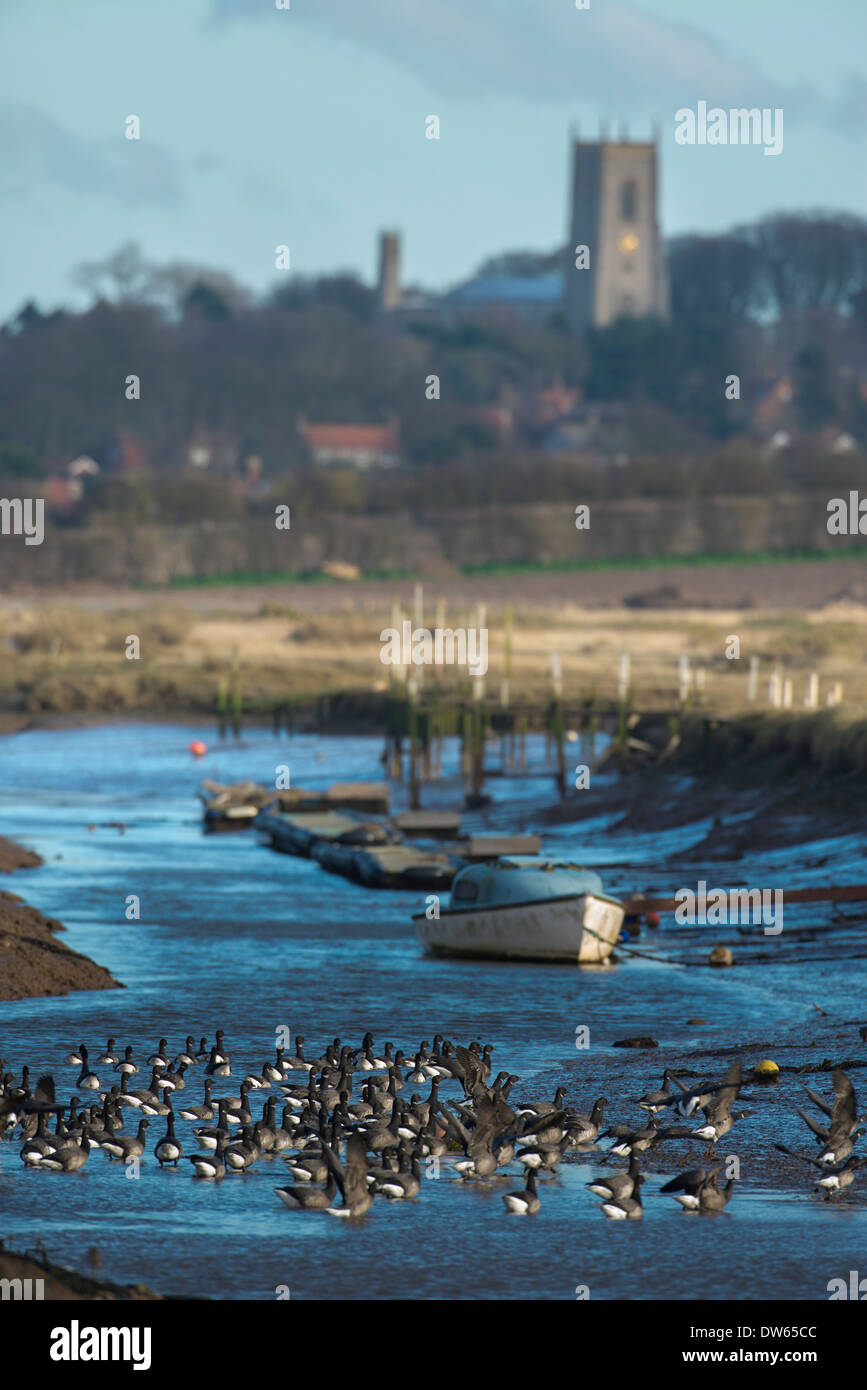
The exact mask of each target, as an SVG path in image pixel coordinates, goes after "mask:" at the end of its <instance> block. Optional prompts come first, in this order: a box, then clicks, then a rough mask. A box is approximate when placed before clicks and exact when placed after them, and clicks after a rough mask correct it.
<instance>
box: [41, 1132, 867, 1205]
mask: <svg viewBox="0 0 867 1390" xmlns="http://www.w3.org/2000/svg"><path fill="white" fill-rule="evenodd" d="M25 1147H26V1146H25ZM774 1148H775V1149H779V1150H780V1152H781V1153H784V1154H789V1155H790V1156H791V1157H792V1158H799V1159H800V1160H801V1162H802V1163H809V1164H811V1165H812V1166H813V1167H814V1168H818V1169H819V1171H820V1172H821V1174H822V1176H821V1178H817V1179H816V1191H817V1192H818V1191H821V1192H822V1195H823V1196H824V1198H825V1200H826V1201H827V1200H828V1199H829V1198H831V1197H833V1196H834V1195H835V1193H838V1192H843V1191H844V1190H845V1189H846V1188H847V1187H851V1185H852V1183H853V1182H854V1181H855V1172H856V1170H857V1169H858V1168H863V1167H864V1165H865V1164H867V1158H859V1157H857V1156H856V1155H855V1154H854V1153H850V1154H849V1155H848V1157H847V1158H844V1159H843V1160H842V1162H839V1163H835V1164H833V1165H829V1164H827V1163H823V1162H822V1159H821V1158H813V1157H812V1156H811V1155H810V1154H799V1153H796V1152H795V1150H794V1149H790V1148H787V1146H786V1145H785V1144H775V1145H774ZM22 1152H23V1151H22Z"/></svg>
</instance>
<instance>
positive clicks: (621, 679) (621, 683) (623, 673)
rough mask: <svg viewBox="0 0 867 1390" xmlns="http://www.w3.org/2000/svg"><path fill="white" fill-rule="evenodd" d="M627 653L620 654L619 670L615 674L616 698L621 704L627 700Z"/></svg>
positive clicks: (628, 666)
mask: <svg viewBox="0 0 867 1390" xmlns="http://www.w3.org/2000/svg"><path fill="white" fill-rule="evenodd" d="M629 668H630V661H629V652H621V653H620V668H619V670H618V672H617V698H618V700H619V701H620V702H621V704H623V703H625V702H626V700H627V699H628V698H629Z"/></svg>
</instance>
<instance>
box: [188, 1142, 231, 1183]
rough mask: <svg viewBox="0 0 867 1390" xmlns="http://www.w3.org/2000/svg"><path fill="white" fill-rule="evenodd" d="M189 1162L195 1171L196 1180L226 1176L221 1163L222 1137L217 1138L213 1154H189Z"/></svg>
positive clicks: (224, 1168)
mask: <svg viewBox="0 0 867 1390" xmlns="http://www.w3.org/2000/svg"><path fill="white" fill-rule="evenodd" d="M189 1162H190V1163H192V1165H193V1167H194V1168H195V1170H196V1177H197V1178H224V1177H225V1176H226V1165H225V1163H224V1162H223V1136H222V1134H220V1135H219V1136H218V1138H217V1142H216V1145H215V1147H214V1152H213V1153H212V1154H211V1153H207V1154H190V1157H189Z"/></svg>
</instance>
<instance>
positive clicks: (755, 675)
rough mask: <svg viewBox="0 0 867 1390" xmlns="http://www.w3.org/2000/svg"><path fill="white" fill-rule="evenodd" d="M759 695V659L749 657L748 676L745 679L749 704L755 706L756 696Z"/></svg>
mask: <svg viewBox="0 0 867 1390" xmlns="http://www.w3.org/2000/svg"><path fill="white" fill-rule="evenodd" d="M758 693H759V658H758V657H757V656H751V657H750V674H749V676H748V677H747V699H748V700H749V702H750V704H751V705H752V704H755V701H756V696H757V695H758Z"/></svg>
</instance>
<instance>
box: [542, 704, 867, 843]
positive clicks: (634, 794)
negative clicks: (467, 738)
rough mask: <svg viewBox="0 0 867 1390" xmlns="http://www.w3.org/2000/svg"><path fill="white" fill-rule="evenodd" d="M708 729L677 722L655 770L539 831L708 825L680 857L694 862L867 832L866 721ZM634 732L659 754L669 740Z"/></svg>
mask: <svg viewBox="0 0 867 1390" xmlns="http://www.w3.org/2000/svg"><path fill="white" fill-rule="evenodd" d="M708 722H709V721H708V720H706V719H705V718H703V717H702V716H699V715H692V716H686V717H685V718H684V719H683V720H682V721H681V725H680V738H681V742H680V746H679V747H678V748H677V749H676V750H675V751H674V752H673V753H671V754H670V755H668V756H667V757H666V758H665V760H664V761H662V762H659V763H655V764H653V763H652V764H650V765H648V766H645V767H642V768H640V769H638V768H634V769H632V770H629V771H626V772H625V773H623V774H622V775H619V776H617V777H616V778H615V779H614V780H613V781H611V782H607V783H605V784H599V783H597V784H596V785H595V786H594V787H593V795H592V796H590V797H582V794H581V793H577V794H573V795H572V796H571V797H570V798H569V799H568V800H567V801H565V802H563V803H562V804H561V805H559V806H553V807H551V808H549V809H548V810H547V811H546V812H543V813H542V816H541V817H540V823H541V824H544V823H546V822H547V823H548V824H552V825H556V824H563V823H566V822H569V821H573V820H574V821H576V822H580V821H582V820H584V819H587V818H590V817H595V816H598V815H600V814H614V815H616V817H617V818H616V820H615V821H614V822H613V823H612V828H614V829H621V830H622V829H631V830H636V831H648V830H653V829H656V830H659V831H664V830H672V829H676V828H678V827H680V826H686V825H691V824H694V823H695V822H697V821H702V820H710V821H711V827H710V829H709V831H708V833H707V835H706V836H705V838H704V839H703V840H701V841H700V842H699V843H698V844H696V845H694V846H693V847H692V848H690V849H689V851H687V852H684V853H682V854H681V855H680V856H679V857H680V858H681V859H692V858H695V859H698V860H711V859H725V860H736V859H740V858H743V857H744V856H745V855H749V854H753V853H755V852H757V851H761V850H769V849H777V848H781V847H785V846H791V845H797V844H804V843H806V842H808V841H811V840H816V839H820V838H825V837H827V838H829V839H830V838H833V837H836V836H844V835H851V834H853V833H858V832H862V833H864V832H865V831H867V807H865V803H864V766H865V763H867V748H865V743H867V721H864V720H862V719H858V718H857V717H856V716H853V715H849V714H847V713H845V712H842V711H840V712H838V711H830V710H829V711H821V712H819V713H817V714H814V715H807V714H788V715H782V714H777V713H773V712H770V713H763V714H756V715H750V716H746V717H744V718H742V719H733V720H728V721H720V722H718V721H710V724H711V727H710V730H708V727H707V725H708ZM634 732H635V734H636V735H637V736H638V737H639V738H641V739H642V740H646V741H647V742H648V743H650V744H651V745H653V746H655V747H657V749H659V750H660V751H661V750H662V749H663V748H664V747H665V744H666V743H667V741H668V739H669V737H670V729H669V728H668V725H667V723H666V722H665V721H663V720H658V719H657V720H653V719H646V720H642V721H639V723H638V725H637V726H636V728H635V730H634ZM609 770H610V769H609ZM814 862H815V863H819V861H814Z"/></svg>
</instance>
